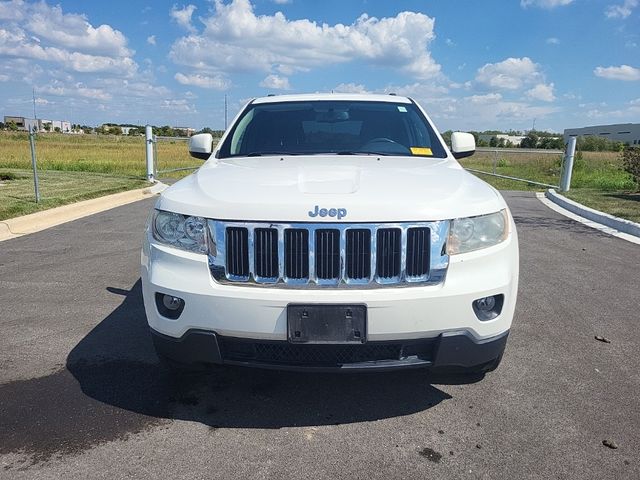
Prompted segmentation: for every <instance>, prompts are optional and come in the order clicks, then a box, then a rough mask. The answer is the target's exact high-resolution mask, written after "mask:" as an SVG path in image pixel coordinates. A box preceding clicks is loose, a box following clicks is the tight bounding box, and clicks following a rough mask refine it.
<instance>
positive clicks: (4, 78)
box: [0, 74, 9, 82]
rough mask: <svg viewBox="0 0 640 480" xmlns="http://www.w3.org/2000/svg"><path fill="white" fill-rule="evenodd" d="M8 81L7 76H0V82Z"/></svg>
mask: <svg viewBox="0 0 640 480" xmlns="http://www.w3.org/2000/svg"><path fill="white" fill-rule="evenodd" d="M8 81H9V75H5V74H0V82H8Z"/></svg>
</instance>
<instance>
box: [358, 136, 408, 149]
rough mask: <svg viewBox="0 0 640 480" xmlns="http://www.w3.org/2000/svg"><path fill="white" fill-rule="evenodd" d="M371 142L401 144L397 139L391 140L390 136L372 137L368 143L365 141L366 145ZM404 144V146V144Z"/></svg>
mask: <svg viewBox="0 0 640 480" xmlns="http://www.w3.org/2000/svg"><path fill="white" fill-rule="evenodd" d="M371 143H392V144H394V145H400V144H399V143H398V142H396V141H395V140H391V139H390V138H387V137H377V138H372V139H371V140H368V141H367V143H365V145H369V144H371ZM402 146H403V147H404V145H402Z"/></svg>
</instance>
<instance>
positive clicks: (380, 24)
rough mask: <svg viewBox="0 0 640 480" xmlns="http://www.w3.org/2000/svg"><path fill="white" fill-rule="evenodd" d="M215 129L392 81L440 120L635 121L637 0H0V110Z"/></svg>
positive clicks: (553, 125) (455, 123) (519, 124)
mask: <svg viewBox="0 0 640 480" xmlns="http://www.w3.org/2000/svg"><path fill="white" fill-rule="evenodd" d="M33 88H35V95H36V108H37V115H38V117H39V118H47V119H66V120H70V121H71V122H73V123H82V124H89V125H95V124H100V123H103V122H118V123H136V124H144V123H153V124H169V125H174V126H176V125H179V126H192V127H195V128H197V129H199V128H202V127H203V126H210V127H212V128H222V127H223V125H224V113H223V112H224V110H223V108H224V107H223V106H224V97H225V95H226V96H227V98H228V103H229V115H230V117H231V116H233V115H234V114H235V113H236V112H237V111H238V109H239V108H240V107H241V106H242V105H243V104H244V102H246V101H247V100H248V99H250V98H252V97H255V96H260V95H265V94H267V93H299V92H317V91H320V92H326V91H332V90H333V91H346V92H396V93H398V94H404V95H409V96H411V97H413V98H415V99H416V100H418V101H419V102H420V103H422V104H423V105H424V106H425V108H426V109H427V110H428V112H429V113H430V115H431V117H432V118H433V120H434V121H435V122H436V125H437V126H438V127H439V128H440V129H441V130H446V129H457V130H486V129H511V128H512V129H516V130H524V129H530V128H531V127H532V126H533V125H534V122H535V128H536V129H547V130H553V131H562V130H563V129H564V128H570V127H579V126H586V125H594V124H604V123H624V122H639V121H640V0H600V1H598V0H511V1H506V0H505V1H496V0H485V1H477V0H457V1H445V0H441V1H426V0H421V1H419V0H396V1H386V0H323V1H311V0H306V1H304V0H224V1H223V0H211V1H192V2H186V3H175V2H172V1H162V0H154V1H151V0H146V1H142V0H129V1H126V2H124V1H116V0H112V1H103V2H87V1H75V0H60V1H59V2H57V3H53V2H51V1H38V2H33V1H27V0H9V1H7V0H0V115H24V116H32V115H33V107H32V89H33Z"/></svg>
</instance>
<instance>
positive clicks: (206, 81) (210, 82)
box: [174, 72, 231, 90]
mask: <svg viewBox="0 0 640 480" xmlns="http://www.w3.org/2000/svg"><path fill="white" fill-rule="evenodd" d="M174 78H175V79H176V80H177V81H178V83H181V84H182V85H194V86H196V87H201V88H213V89H215V90H226V89H227V88H229V87H230V86H231V83H230V82H229V80H227V79H226V78H224V77H222V76H221V75H201V74H192V75H185V74H183V73H180V72H178V73H176V74H175V77H174Z"/></svg>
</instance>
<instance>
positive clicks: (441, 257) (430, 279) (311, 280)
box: [208, 220, 450, 289]
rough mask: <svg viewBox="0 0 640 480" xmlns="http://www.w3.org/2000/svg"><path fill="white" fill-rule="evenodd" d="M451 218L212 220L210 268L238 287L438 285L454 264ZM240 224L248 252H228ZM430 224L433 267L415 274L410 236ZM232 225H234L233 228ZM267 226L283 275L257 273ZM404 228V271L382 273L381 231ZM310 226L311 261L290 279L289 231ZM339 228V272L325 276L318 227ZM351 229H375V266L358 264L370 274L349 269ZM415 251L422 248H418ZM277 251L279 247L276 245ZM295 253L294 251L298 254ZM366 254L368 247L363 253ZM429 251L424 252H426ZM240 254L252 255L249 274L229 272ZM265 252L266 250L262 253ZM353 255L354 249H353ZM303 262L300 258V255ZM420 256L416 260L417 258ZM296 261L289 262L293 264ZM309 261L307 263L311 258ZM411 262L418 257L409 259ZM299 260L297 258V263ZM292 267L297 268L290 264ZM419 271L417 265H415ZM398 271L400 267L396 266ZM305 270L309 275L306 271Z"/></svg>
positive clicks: (222, 280)
mask: <svg viewBox="0 0 640 480" xmlns="http://www.w3.org/2000/svg"><path fill="white" fill-rule="evenodd" d="M449 226H450V221H449V220H439V221H432V222H402V223H280V222H278V223H269V222H240V221H221V220H208V228H209V235H210V237H211V238H213V239H215V243H216V252H215V255H213V254H211V253H209V256H208V260H209V270H210V272H211V275H212V277H213V279H214V280H215V281H216V282H218V283H221V284H229V285H237V286H259V287H271V288H278V287H280V288H298V289H310V288H349V287H351V288H382V287H407V286H425V285H437V284H440V283H442V282H443V281H444V278H445V276H446V273H447V268H448V266H449V255H447V253H446V242H447V238H448V236H449ZM238 228H244V229H246V230H247V232H248V243H247V245H248V252H233V254H232V255H230V254H229V252H227V238H228V232H229V231H234V232H235V231H237V230H236V229H238ZM416 228H417V229H425V228H426V229H428V231H429V233H430V235H429V236H428V237H429V248H428V257H429V258H428V260H429V264H428V269H427V270H426V272H424V274H421V275H416V276H410V275H409V274H408V273H407V261H408V260H407V251H408V246H407V241H408V230H409V229H416ZM228 229H229V230H228ZM264 229H269V230H271V229H275V230H277V232H278V234H277V245H278V246H277V255H278V258H277V263H278V276H277V277H261V276H260V275H258V274H257V273H256V271H257V270H259V269H260V268H256V235H257V233H256V230H258V234H259V232H261V231H264ZM393 229H397V230H400V246H401V248H400V269H399V274H398V275H395V276H393V277H382V276H380V275H379V272H378V261H377V255H378V245H377V243H378V231H383V230H393ZM299 230H306V231H307V232H308V233H307V234H306V235H305V237H307V238H306V240H307V245H308V247H307V249H306V250H305V251H303V252H302V255H303V256H302V258H304V259H305V260H306V262H308V268H307V265H304V267H305V268H300V265H297V266H296V267H295V268H296V270H295V273H296V275H295V276H297V277H298V278H289V277H287V275H286V267H285V257H286V255H287V253H289V254H291V252H290V251H289V252H287V251H286V250H285V232H286V231H290V232H291V231H299ZM326 230H337V231H338V237H339V268H338V270H339V272H338V274H337V276H336V277H335V278H319V277H318V275H317V268H316V266H317V263H316V256H317V255H316V242H317V236H316V231H321V232H320V234H321V233H322V231H326ZM349 230H351V231H353V230H357V231H362V230H369V231H370V232H371V233H370V236H368V237H369V242H370V243H369V245H368V248H367V249H365V250H368V253H367V255H368V256H369V257H370V266H369V268H368V269H362V267H360V268H358V269H357V270H358V271H359V272H362V271H363V270H364V271H366V272H367V273H369V276H368V277H365V278H349V276H348V274H347V255H348V252H347V232H348V231H349ZM288 238H293V234H291V233H290V234H289V235H288ZM295 238H296V239H297V240H296V245H292V248H295V252H298V253H300V252H301V250H300V235H295ZM414 250H416V249H415V248H414ZM274 251H275V250H274ZM295 252H294V253H295ZM358 253H359V254H361V253H362V252H358ZM423 253H424V252H423ZM228 255H230V256H229V258H235V257H237V256H239V255H242V256H244V255H246V256H247V257H248V259H249V271H248V274H246V275H234V274H232V273H230V272H229V270H228V269H227V267H226V265H225V260H226V259H227V258H228ZM261 255H262V256H263V255H264V252H261ZM350 255H351V254H350ZM298 261H299V259H298ZM415 261H417V260H416V259H413V262H415ZM291 262H292V261H291V260H288V263H290V264H291ZM306 262H305V263H306ZM409 262H410V264H411V262H412V259H409ZM293 263H294V264H295V262H293ZM290 268H292V267H290ZM413 270H416V269H415V268H414V269H413ZM324 271H333V269H331V268H330V269H328V270H327V269H326V268H325V269H324ZM394 271H395V270H394ZM300 272H303V273H304V274H307V275H306V276H304V275H303V276H301V275H300Z"/></svg>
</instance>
